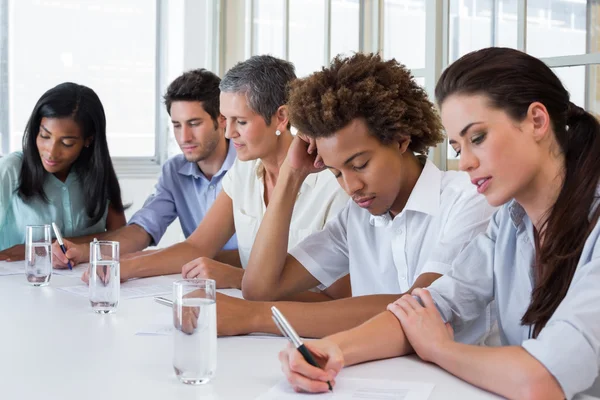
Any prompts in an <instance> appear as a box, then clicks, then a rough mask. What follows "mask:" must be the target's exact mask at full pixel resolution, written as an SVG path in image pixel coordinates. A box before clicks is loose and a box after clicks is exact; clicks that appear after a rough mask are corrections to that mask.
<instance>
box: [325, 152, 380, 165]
mask: <svg viewBox="0 0 600 400" xmlns="http://www.w3.org/2000/svg"><path fill="white" fill-rule="evenodd" d="M368 152H369V151H367V150H365V151H359V152H358V153H356V154H354V155H352V156H350V157H348V159H347V160H346V161H344V165H348V164H349V163H351V162H352V160H354V159H355V158H356V157H360V156H362V155H364V154H367V153H368ZM325 168H333V167H330V166H328V165H325Z"/></svg>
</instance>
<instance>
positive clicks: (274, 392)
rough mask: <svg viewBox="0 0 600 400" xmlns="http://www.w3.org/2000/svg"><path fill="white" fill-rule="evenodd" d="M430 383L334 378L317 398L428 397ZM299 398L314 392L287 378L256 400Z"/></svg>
mask: <svg viewBox="0 0 600 400" xmlns="http://www.w3.org/2000/svg"><path fill="white" fill-rule="evenodd" d="M433 387H434V384H433V383H423V382H406V381H405V382H402V381H392V380H378V379H353V378H340V379H336V384H335V387H334V388H333V391H332V392H328V393H323V394H320V395H318V398H319V400H322V399H328V400H334V399H335V400H342V399H344V400H347V399H360V400H427V399H428V398H429V396H430V395H431V391H432V390H433ZM299 398H312V399H315V398H316V397H315V395H314V394H309V393H296V392H294V389H292V387H291V386H290V384H289V383H288V382H287V381H286V380H282V381H280V382H279V383H278V384H277V385H275V386H273V387H272V388H271V390H269V391H268V392H266V393H264V394H262V395H261V396H259V397H257V400H275V399H277V400H287V399H290V400H292V399H299Z"/></svg>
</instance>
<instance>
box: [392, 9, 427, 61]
mask: <svg viewBox="0 0 600 400" xmlns="http://www.w3.org/2000/svg"><path fill="white" fill-rule="evenodd" d="M383 18H384V20H383V21H384V22H383V25H384V33H383V55H384V57H385V58H386V59H391V58H395V59H396V60H397V61H398V62H400V63H401V64H404V65H406V66H407V67H408V68H411V69H415V68H424V67H425V0H418V1H415V0H385V2H384V3H383Z"/></svg>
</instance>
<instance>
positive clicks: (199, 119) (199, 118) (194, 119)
mask: <svg viewBox="0 0 600 400" xmlns="http://www.w3.org/2000/svg"><path fill="white" fill-rule="evenodd" d="M195 121H202V118H201V117H198V118H192V119H188V120H185V121H183V122H195ZM171 122H172V123H174V124H180V123H181V121H176V120H174V119H172V120H171Z"/></svg>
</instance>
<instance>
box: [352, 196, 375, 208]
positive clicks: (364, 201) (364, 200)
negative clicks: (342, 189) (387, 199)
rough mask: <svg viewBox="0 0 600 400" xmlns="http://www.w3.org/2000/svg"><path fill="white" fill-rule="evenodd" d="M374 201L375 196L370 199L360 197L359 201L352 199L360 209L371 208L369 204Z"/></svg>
mask: <svg viewBox="0 0 600 400" xmlns="http://www.w3.org/2000/svg"><path fill="white" fill-rule="evenodd" d="M374 200H375V196H371V197H362V198H360V199H354V202H355V203H356V204H358V206H359V207H361V208H369V207H370V206H371V204H373V201H374Z"/></svg>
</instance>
